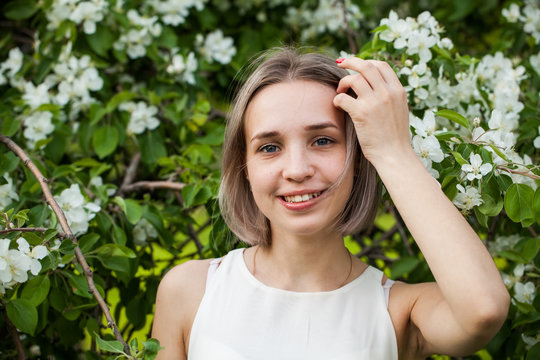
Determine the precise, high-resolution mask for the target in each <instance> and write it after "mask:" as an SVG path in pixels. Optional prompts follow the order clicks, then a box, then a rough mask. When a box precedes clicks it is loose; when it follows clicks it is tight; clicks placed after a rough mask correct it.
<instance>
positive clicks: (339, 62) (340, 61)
mask: <svg viewBox="0 0 540 360" xmlns="http://www.w3.org/2000/svg"><path fill="white" fill-rule="evenodd" d="M343 60H345V59H344V58H339V59H336V62H337V63H338V64H341V63H342V62H343Z"/></svg>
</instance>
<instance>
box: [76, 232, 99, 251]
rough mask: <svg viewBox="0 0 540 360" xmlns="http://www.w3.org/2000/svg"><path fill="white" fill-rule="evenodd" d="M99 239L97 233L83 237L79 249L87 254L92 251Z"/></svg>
mask: <svg viewBox="0 0 540 360" xmlns="http://www.w3.org/2000/svg"><path fill="white" fill-rule="evenodd" d="M99 238H100V236H99V234H96V233H89V234H85V235H83V236H81V238H80V239H79V248H81V251H82V253H83V254H86V253H87V252H89V251H90V250H92V249H93V248H94V245H95V244H96V242H97V241H98V240H99Z"/></svg>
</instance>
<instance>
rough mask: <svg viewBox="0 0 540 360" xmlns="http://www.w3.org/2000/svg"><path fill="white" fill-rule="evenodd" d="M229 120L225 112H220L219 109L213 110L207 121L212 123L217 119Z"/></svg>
mask: <svg viewBox="0 0 540 360" xmlns="http://www.w3.org/2000/svg"><path fill="white" fill-rule="evenodd" d="M218 117H219V118H224V119H225V118H227V113H226V112H224V111H221V110H218V109H215V108H212V109H211V110H210V113H209V114H208V119H207V121H210V120H213V119H215V118H218Z"/></svg>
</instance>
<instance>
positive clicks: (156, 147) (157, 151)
mask: <svg viewBox="0 0 540 360" xmlns="http://www.w3.org/2000/svg"><path fill="white" fill-rule="evenodd" d="M138 139H139V140H140V146H141V159H142V161H143V163H145V164H146V165H147V166H148V167H150V168H151V169H153V168H154V167H155V166H156V163H157V161H158V159H159V158H161V157H164V156H167V149H166V148H165V145H164V143H165V140H164V139H163V136H162V135H161V134H160V132H159V131H158V130H154V131H146V132H145V133H144V134H142V135H140V136H138Z"/></svg>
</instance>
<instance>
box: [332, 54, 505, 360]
mask: <svg viewBox="0 0 540 360" xmlns="http://www.w3.org/2000/svg"><path fill="white" fill-rule="evenodd" d="M340 66H341V67H343V68H348V69H351V70H355V71H357V72H358V74H355V75H349V76H347V77H345V78H343V79H342V81H341V82H340V85H339V87H338V89H337V92H338V93H339V94H338V95H337V96H336V97H335V99H334V104H335V105H336V106H337V107H339V108H341V109H343V110H344V111H347V112H348V113H349V114H350V116H351V118H352V119H353V122H354V125H355V128H356V132H357V136H358V139H359V142H360V144H361V147H362V150H363V152H364V155H365V156H366V158H367V159H368V160H369V161H370V162H371V163H372V164H373V165H374V166H375V168H376V169H377V172H378V173H379V176H380V178H381V180H382V181H383V183H384V185H385V187H386V189H387V190H388V192H389V194H390V196H391V198H392V200H393V202H394V204H395V205H396V207H397V209H398V211H399V213H400V215H401V216H402V218H403V220H404V221H405V224H406V225H407V227H408V229H409V230H410V232H411V234H412V236H413V237H414V239H415V241H416V243H417V244H418V246H419V248H420V250H421V251H422V253H423V254H424V256H425V258H426V260H427V263H428V265H429V267H430V269H431V272H432V273H433V275H434V277H435V280H436V284H424V285H423V286H417V287H414V286H411V287H410V289H409V290H408V291H407V292H408V294H409V295H410V297H411V298H413V299H411V303H412V304H413V305H412V306H410V308H409V309H410V314H409V319H410V322H411V323H412V325H413V326H414V327H415V328H417V329H418V330H419V331H418V332H417V333H418V334H419V336H418V339H417V340H418V343H417V345H416V346H417V349H415V352H417V355H423V356H425V355H428V354H431V353H444V354H449V355H463V354H467V353H472V352H474V351H475V350H477V349H478V348H480V347H482V346H484V345H485V344H486V343H487V342H488V341H489V340H490V339H491V338H492V337H493V336H494V335H495V333H496V332H497V331H498V330H499V328H500V326H501V325H502V323H503V322H504V320H505V318H506V315H507V311H508V305H509V295H508V292H507V290H506V288H505V286H504V284H503V282H502V279H501V276H500V275H499V272H498V270H497V268H496V267H495V264H494V262H493V260H492V259H491V256H490V255H489V253H488V251H487V250H486V248H485V246H484V245H483V244H482V242H481V240H480V239H479V238H478V236H477V234H476V233H475V232H474V230H473V229H472V228H471V227H470V226H469V224H468V223H467V221H466V220H465V219H464V218H463V216H462V215H461V213H460V212H459V211H458V210H457V209H456V208H455V206H454V205H453V204H452V202H451V201H450V200H449V199H448V198H447V197H446V195H445V194H444V193H443V192H442V190H441V189H440V186H439V184H438V182H437V181H436V180H435V179H433V178H432V177H431V175H430V174H429V173H428V172H427V171H426V169H425V168H424V166H423V165H422V163H421V162H420V161H419V159H418V158H417V156H416V154H415V153H414V151H413V149H412V147H411V144H410V140H409V121H408V108H407V103H406V94H405V91H404V89H403V87H402V86H401V84H400V83H399V80H398V78H397V76H396V75H395V73H394V71H393V70H392V69H391V67H390V66H389V65H388V64H386V63H384V62H379V61H365V60H361V59H357V58H348V59H345V60H343V62H341V63H340ZM349 89H353V90H354V92H355V93H356V94H358V97H357V98H356V99H355V98H353V97H351V96H349V95H347V94H346V92H347V91H348V90H349ZM412 343H415V342H414V341H413V342H412Z"/></svg>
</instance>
